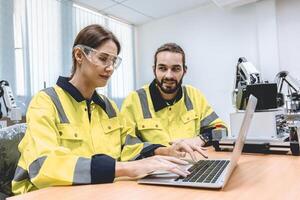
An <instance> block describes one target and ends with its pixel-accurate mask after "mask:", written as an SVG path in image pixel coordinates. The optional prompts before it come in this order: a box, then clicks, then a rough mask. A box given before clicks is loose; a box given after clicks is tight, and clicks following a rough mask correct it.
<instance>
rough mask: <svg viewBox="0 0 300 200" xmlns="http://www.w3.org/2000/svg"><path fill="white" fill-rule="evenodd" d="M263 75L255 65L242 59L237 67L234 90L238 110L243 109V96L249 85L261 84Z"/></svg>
mask: <svg viewBox="0 0 300 200" xmlns="http://www.w3.org/2000/svg"><path fill="white" fill-rule="evenodd" d="M261 82H262V79H261V75H260V73H259V71H258V70H257V69H256V68H255V67H254V65H253V64H252V63H250V62H248V61H247V59H246V58H244V57H240V58H239V59H238V63H237V66H236V73H235V81H234V90H233V95H232V99H233V105H234V106H235V107H236V108H237V109H242V108H243V104H244V103H243V99H244V97H243V95H244V94H245V91H246V86H247V85H252V84H258V83H261Z"/></svg>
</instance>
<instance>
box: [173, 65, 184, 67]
mask: <svg viewBox="0 0 300 200" xmlns="http://www.w3.org/2000/svg"><path fill="white" fill-rule="evenodd" d="M172 67H182V66H181V65H172Z"/></svg>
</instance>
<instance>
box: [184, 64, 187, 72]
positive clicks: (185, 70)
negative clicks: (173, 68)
mask: <svg viewBox="0 0 300 200" xmlns="http://www.w3.org/2000/svg"><path fill="white" fill-rule="evenodd" d="M186 72H187V66H186V65H184V67H183V73H184V74H186Z"/></svg>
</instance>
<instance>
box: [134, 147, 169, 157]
mask: <svg viewBox="0 0 300 200" xmlns="http://www.w3.org/2000/svg"><path fill="white" fill-rule="evenodd" d="M159 147H165V146H164V145H161V144H151V145H149V146H147V147H145V148H143V150H142V151H141V153H140V155H139V156H138V157H137V158H136V160H139V159H142V158H147V157H150V156H154V151H155V149H157V148H159Z"/></svg>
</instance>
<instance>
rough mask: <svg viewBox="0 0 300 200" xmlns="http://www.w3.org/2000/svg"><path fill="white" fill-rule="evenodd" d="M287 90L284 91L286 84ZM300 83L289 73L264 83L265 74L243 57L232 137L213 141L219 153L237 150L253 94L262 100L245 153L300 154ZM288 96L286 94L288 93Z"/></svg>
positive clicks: (238, 68) (238, 72) (237, 78)
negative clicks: (236, 141) (240, 129)
mask: <svg viewBox="0 0 300 200" xmlns="http://www.w3.org/2000/svg"><path fill="white" fill-rule="evenodd" d="M285 84H286V85H287V88H284V85H285ZM299 85H300V84H298V82H297V80H296V79H294V78H293V77H291V76H290V75H289V73H288V72H286V71H283V72H279V73H278V74H277V76H276V79H275V83H269V82H266V81H265V82H264V81H263V80H262V77H261V74H260V73H259V71H258V70H257V69H256V68H255V67H254V65H253V64H251V63H250V62H248V61H247V59H245V58H239V59H238V63H237V66H236V74H235V81H234V90H233V95H232V99H233V106H234V107H235V108H236V112H234V113H231V114H230V127H231V135H230V136H226V137H223V138H222V139H215V140H214V138H213V145H214V147H215V149H216V150H230V149H233V147H234V144H235V139H236V137H237V134H238V132H239V126H240V124H241V123H242V119H243V116H244V110H245V107H246V105H247V101H248V98H249V96H250V94H252V95H254V96H255V97H256V98H257V99H258V103H257V107H256V112H255V113H254V116H253V121H252V123H251V126H250V128H249V132H248V135H247V139H246V143H245V146H244V149H243V151H245V152H260V153H287V152H291V153H292V154H293V155H299V142H298V138H300V137H298V135H299V134H300V133H299V132H300V92H299V91H300V87H299ZM286 92H287V94H286V95H285V93H286Z"/></svg>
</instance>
